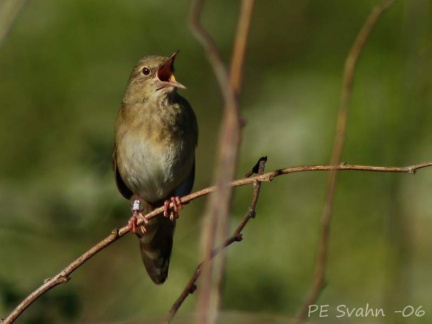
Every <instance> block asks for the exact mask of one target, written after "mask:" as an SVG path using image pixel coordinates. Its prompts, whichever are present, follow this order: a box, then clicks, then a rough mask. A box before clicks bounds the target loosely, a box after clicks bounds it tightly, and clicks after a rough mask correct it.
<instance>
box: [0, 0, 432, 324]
mask: <svg viewBox="0 0 432 324" xmlns="http://www.w3.org/2000/svg"><path fill="white" fill-rule="evenodd" d="M2 1H3V2H4V1H5V0H2ZM207 2H208V3H206V6H205V10H204V14H203V18H202V20H203V23H204V25H205V26H206V28H208V30H209V31H210V33H211V34H212V35H213V36H214V38H215V40H216V42H217V44H218V45H219V46H220V49H221V52H222V54H223V56H224V59H225V60H226V61H228V60H229V58H230V53H231V47H232V42H233V37H234V32H235V27H236V18H237V15H238V10H239V1H207ZM377 3H378V1H372V0H367V1H366V0H363V1H339V0H328V1H323V0H321V1H320V0H318V1H294V0H279V1H257V2H256V7H255V12H254V17H253V21H252V28H251V32H250V37H249V42H248V52H247V57H246V62H245V73H244V74H245V77H244V87H243V91H242V97H241V108H242V115H243V116H244V118H245V119H246V121H247V125H246V127H245V128H244V132H243V142H242V148H241V156H240V163H239V171H238V177H242V176H243V175H244V173H245V172H246V171H247V170H249V169H250V168H251V167H252V166H253V164H254V163H255V162H256V160H257V159H258V158H259V157H260V156H262V155H267V156H268V157H269V162H268V163H267V170H273V169H277V168H282V167H288V166H294V165H304V164H327V163H328V161H329V157H330V152H331V149H332V141H333V135H334V125H335V120H336V114H337V110H338V105H339V99H340V92H341V91H340V90H341V83H342V71H343V64H344V59H345V57H346V55H347V53H348V50H349V48H350V46H351V44H352V42H353V40H354V38H355V36H356V34H357V32H358V31H359V29H360V27H361V26H362V24H363V23H364V21H365V19H366V17H367V16H368V14H369V12H370V10H371V9H372V8H373V6H374V5H375V4H377ZM189 7H190V1H157V0H147V1H138V0H123V1H95V0H74V1H72V0H64V1H54V0H39V1H28V2H27V3H26V5H25V6H24V7H23V10H22V11H21V13H20V14H19V16H18V18H17V20H16V22H15V24H14V25H13V28H12V29H11V31H10V33H9V35H8V37H7V38H6V39H5V41H4V43H3V44H2V46H1V47H0V76H1V77H0V151H1V155H0V317H3V316H5V315H6V314H7V313H8V312H9V311H11V309H13V307H14V306H16V305H17V303H18V302H19V301H21V300H22V299H23V298H24V297H25V296H26V295H27V294H29V293H30V292H31V291H33V290H34V289H35V288H36V287H38V286H39V285H40V284H41V282H42V280H43V279H44V278H47V277H50V276H53V275H54V274H56V273H58V272H59V271H60V270H61V269H62V268H63V267H64V266H66V265H67V264H68V263H69V262H70V261H72V260H73V259H74V258H76V257H77V256H79V255H80V254H81V253H83V252H84V251H86V250H87V249H88V248H89V247H91V246H92V245H93V244H95V243H96V242H98V241H99V240H100V239H102V238H104V237H105V236H106V235H108V234H109V233H110V231H111V230H112V229H113V228H116V227H121V226H123V225H125V224H126V222H127V220H128V218H129V216H130V211H129V204H128V202H127V201H126V200H124V199H123V198H122V197H121V196H120V194H119V193H118V192H117V190H116V187H115V184H114V180H113V175H112V171H111V151H112V144H113V124H114V119H115V116H116V113H117V110H118V108H119V104H120V102H121V99H122V96H123V91H124V89H125V86H126V82H127V80H128V76H129V73H130V70H131V69H132V67H133V65H134V64H135V62H136V61H137V60H138V59H139V58H140V57H142V56H145V55H148V54H159V55H166V56H168V55H170V54H171V53H172V52H174V51H175V50H177V49H180V50H181V53H180V55H179V56H178V59H177V61H176V71H177V72H176V77H177V79H178V80H179V81H180V82H181V83H183V84H185V85H186V86H187V87H188V90H187V91H182V95H184V96H185V97H186V98H187V99H188V100H189V101H190V102H191V104H192V106H193V107H194V109H195V111H196V114H197V117H198V122H199V126H200V139H199V147H198V150H197V176H196V183H195V187H194V188H195V189H196V190H197V189H200V188H204V187H206V186H208V185H210V184H211V180H212V174H213V166H214V156H215V151H216V142H217V132H218V127H219V122H220V116H221V109H222V101H221V96H220V91H219V89H218V87H217V84H216V81H215V78H214V76H213V73H212V70H211V68H210V66H209V64H208V62H207V59H206V57H205V55H204V53H203V50H202V48H201V47H200V46H199V44H198V43H197V41H196V40H195V39H194V38H193V37H192V35H191V33H190V31H189V30H188V26H187V18H188V14H189ZM431 15H432V2H431V1H430V0H404V1H402V0H400V1H396V3H395V4H394V6H392V7H391V8H390V9H389V10H388V11H387V12H386V13H385V14H384V15H383V17H382V18H381V20H380V21H379V23H378V24H377V26H376V28H375V30H374V31H373V33H372V35H371V37H370V39H369V41H368V43H367V45H366V47H365V49H364V51H363V53H362V55H361V59H360V62H359V66H358V70H357V74H356V80H355V85H354V92H353V98H352V104H351V106H350V113H349V120H348V131H347V139H346V147H345V150H344V154H343V160H344V161H346V162H348V163H352V164H366V165H381V166H390V165H400V166H405V165H410V164H416V163H420V162H425V161H431V160H432V144H431V143H432V127H431V125H432V109H431V108H432V91H431V90H432V77H431V75H432V74H431V71H432V42H431V40H432V25H431ZM326 179H327V174H326V173H301V174H293V175H289V176H284V177H280V178H277V179H276V180H274V181H273V182H272V183H270V184H264V185H263V188H262V196H261V199H260V201H259V204H258V209H257V218H256V219H254V220H253V221H252V222H251V223H250V224H249V225H248V226H247V228H246V229H245V231H244V241H243V242H241V243H238V244H235V245H233V246H232V247H230V248H229V250H228V252H227V255H228V263H227V270H226V281H225V286H224V287H225V289H224V294H223V305H222V308H223V311H224V312H227V313H228V312H236V313H240V314H242V312H244V313H260V314H270V315H274V316H275V318H276V317H277V318H279V319H280V320H281V322H284V321H286V320H287V319H288V318H290V317H292V316H293V315H294V314H295V313H296V312H297V310H298V309H299V307H300V305H301V304H302V302H303V300H304V298H305V296H306V294H307V292H308V290H309V287H310V285H311V282H312V277H313V267H314V258H315V255H316V250H317V243H318V240H319V217H320V215H321V209H322V204H323V200H324V193H325V184H326ZM338 179H339V182H338V186H337V192H336V197H335V198H336V201H335V213H334V220H333V223H332V230H331V241H330V250H329V260H328V261H329V263H328V285H327V287H326V289H325V290H324V292H323V293H322V295H321V298H320V300H319V304H320V305H325V304H329V305H330V309H329V317H327V318H319V317H318V316H317V315H314V316H313V317H312V318H311V321H313V322H315V323H334V321H335V315H336V311H335V308H336V306H338V305H342V304H345V305H347V306H348V307H350V308H354V307H365V306H366V304H367V303H368V304H369V305H370V307H373V308H378V307H380V308H383V309H384V311H385V313H386V317H385V318H382V317H381V318H372V317H368V318H366V319H365V318H363V319H353V318H348V317H344V318H342V319H340V318H339V319H338V321H340V322H343V323H351V322H352V323H430V321H431V320H432V298H431V291H432V281H431V280H430V278H431V273H432V257H431V246H432V235H431V234H430V232H431V231H432V199H431V194H430V193H431V186H432V169H424V170H421V171H419V172H418V173H417V174H416V175H415V176H412V175H407V174H380V173H356V172H345V173H341V174H340V175H339V178H338ZM250 198H251V188H250V187H244V188H238V189H236V190H235V199H234V207H233V210H232V226H233V228H234V226H235V225H236V223H237V222H238V221H239V220H240V219H241V217H242V216H243V214H244V213H245V212H246V211H247V207H248V205H249V203H250ZM205 202H206V199H200V200H196V201H194V202H193V203H192V204H190V205H188V206H187V207H186V208H185V210H184V212H183V217H182V218H181V219H180V221H179V222H178V225H177V226H178V227H177V233H176V236H175V246H174V252H173V256H172V261H171V269H170V275H169V279H168V281H167V282H166V283H165V284H164V285H163V286H155V285H154V284H153V283H152V282H151V281H150V280H149V278H148V277H147V275H146V273H145V270H144V267H143V266H142V264H141V259H140V254H139V251H138V242H137V240H136V239H135V238H134V237H133V236H129V235H128V236H127V237H125V238H123V239H121V240H119V241H118V242H116V243H115V244H114V245H112V246H110V247H109V248H107V249H105V250H104V251H102V252H101V253H100V254H98V255H97V256H96V257H94V258H93V259H92V260H91V261H90V262H88V263H87V264H85V265H84V266H83V267H81V268H80V269H79V270H78V271H76V272H75V273H74V274H73V275H72V280H71V281H70V282H69V283H68V284H67V285H62V286H60V287H57V288H55V289H54V290H52V291H50V292H48V293H47V294H45V295H44V296H43V297H42V298H40V299H39V300H37V301H36V302H35V303H34V304H33V305H32V306H31V307H30V308H29V309H28V310H27V311H26V312H25V314H24V315H23V316H22V318H21V321H18V322H23V323H42V322H43V323H67V322H70V323H82V322H85V323H94V322H97V323H104V322H115V323H123V322H128V323H129V322H130V323H131V322H135V321H136V322H141V321H142V320H145V319H147V320H148V319H149V318H150V319H157V318H161V316H164V315H165V314H166V312H167V311H168V309H169V307H170V306H171V305H172V303H173V302H174V300H175V298H177V296H178V295H179V294H180V292H181V290H182V289H183V287H184V285H185V284H186V281H187V280H188V278H189V277H190V275H191V274H192V272H193V270H194V269H195V266H196V265H197V263H198V262H199V237H200V226H201V219H202V213H203V209H204V206H205ZM195 300H196V296H195V295H193V296H190V298H189V299H188V300H187V301H186V302H185V304H184V305H183V307H182V308H181V310H180V317H181V316H186V315H187V314H189V313H190V312H192V311H193V309H194V305H195ZM407 305H412V306H415V307H419V306H422V307H423V309H424V310H426V315H425V316H423V317H421V318H416V317H415V316H410V317H407V318H405V319H404V318H402V316H400V315H396V316H395V315H394V313H393V312H394V311H395V310H399V309H403V307H405V306H407ZM315 314H317V313H315ZM240 318H241V316H240ZM254 318H255V319H256V320H257V321H260V319H261V321H264V320H263V319H262V318H261V317H254ZM275 320H276V319H275ZM149 321H151V320H149ZM235 321H237V322H240V319H237V320H232V319H231V322H235ZM248 322H250V321H248Z"/></svg>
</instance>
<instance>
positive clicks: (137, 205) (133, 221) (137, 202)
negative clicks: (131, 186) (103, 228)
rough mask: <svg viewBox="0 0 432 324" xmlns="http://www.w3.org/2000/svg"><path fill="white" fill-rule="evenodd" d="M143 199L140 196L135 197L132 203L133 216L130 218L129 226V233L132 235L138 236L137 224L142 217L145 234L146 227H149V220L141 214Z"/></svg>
mask: <svg viewBox="0 0 432 324" xmlns="http://www.w3.org/2000/svg"><path fill="white" fill-rule="evenodd" d="M141 202H142V200H141V197H140V196H139V195H136V196H135V199H134V200H133V202H132V216H131V218H129V222H128V226H129V231H130V232H131V233H132V234H136V232H137V223H138V219H139V217H140V216H141V217H142V218H143V219H144V223H143V224H142V227H141V228H142V230H143V232H145V231H146V226H147V225H148V220H147V219H146V218H145V217H144V216H143V215H142V214H141Z"/></svg>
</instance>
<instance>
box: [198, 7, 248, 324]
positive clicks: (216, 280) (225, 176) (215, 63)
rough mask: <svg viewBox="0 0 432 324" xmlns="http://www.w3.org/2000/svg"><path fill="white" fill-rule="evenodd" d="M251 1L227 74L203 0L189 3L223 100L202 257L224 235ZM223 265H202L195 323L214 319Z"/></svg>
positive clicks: (243, 13) (237, 144)
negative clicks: (204, 15)
mask: <svg viewBox="0 0 432 324" xmlns="http://www.w3.org/2000/svg"><path fill="white" fill-rule="evenodd" d="M253 4H254V0H242V6H241V10H240V16H239V20H238V21H239V24H238V30H237V36H236V41H235V45H234V53H233V64H232V68H231V73H230V76H229V75H228V72H227V70H226V68H225V66H224V64H223V61H222V59H221V55H220V53H219V51H218V48H217V46H216V44H215V42H214V41H213V39H212V37H211V36H210V35H209V34H208V33H207V31H206V30H205V29H204V28H203V26H202V25H201V21H200V18H201V12H202V9H203V5H204V0H195V1H194V2H193V3H192V7H191V16H190V27H191V29H192V32H193V33H194V35H195V37H196V38H197V40H198V41H199V42H200V43H201V45H202V46H203V48H204V50H205V51H206V53H207V56H208V58H209V61H210V63H211V65H212V67H213V70H214V73H215V75H216V78H217V80H218V83H219V87H220V89H221V91H222V95H223V100H224V113H223V119H222V124H221V129H220V132H219V144H218V159H217V164H216V170H215V174H214V183H215V184H216V188H215V194H214V195H212V196H211V198H210V200H209V202H208V204H207V207H206V212H205V219H204V223H203V230H202V234H201V243H202V255H203V259H204V260H207V259H209V258H210V256H211V253H212V251H213V250H214V249H215V247H216V246H218V245H220V244H221V243H222V242H223V241H224V240H225V239H226V237H227V236H228V225H229V222H228V221H229V217H228V215H229V209H230V206H231V198H232V188H231V187H230V185H229V182H230V181H232V180H233V179H234V176H235V171H236V168H237V160H238V155H239V148H240V114H239V106H238V94H239V89H240V83H241V74H242V65H243V58H244V53H245V48H246V46H245V44H246V38H247V34H248V30H249V26H250V19H251V16H252V11H253ZM224 266H225V260H224V258H223V257H222V258H218V260H217V261H216V262H212V263H211V264H208V266H206V267H204V268H203V277H204V279H203V285H202V286H201V287H200V291H199V296H198V302H197V317H196V321H197V323H215V322H216V318H217V312H218V309H219V305H220V294H221V285H222V277H223V269H224Z"/></svg>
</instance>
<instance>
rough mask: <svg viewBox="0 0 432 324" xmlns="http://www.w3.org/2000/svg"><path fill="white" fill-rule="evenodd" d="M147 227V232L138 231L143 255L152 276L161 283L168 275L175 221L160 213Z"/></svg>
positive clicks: (148, 271)
mask: <svg viewBox="0 0 432 324" xmlns="http://www.w3.org/2000/svg"><path fill="white" fill-rule="evenodd" d="M147 212H149V211H146V213H147ZM146 228H147V231H146V232H145V233H142V231H141V229H140V230H139V231H138V233H137V236H138V238H139V242H140V249H141V257H142V260H143V262H144V266H145V268H146V270H147V273H148V274H149V276H150V278H151V279H152V280H153V282H154V283H155V284H158V285H159V284H162V283H164V282H165V280H166V278H167V276H168V268H169V262H170V257H171V250H172V246H173V236H174V230H175V221H171V220H170V219H169V218H165V217H163V216H162V215H159V216H156V217H155V218H152V219H151V220H150V221H149V224H148V226H147V227H146Z"/></svg>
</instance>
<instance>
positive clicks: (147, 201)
mask: <svg viewBox="0 0 432 324" xmlns="http://www.w3.org/2000/svg"><path fill="white" fill-rule="evenodd" d="M177 54H178V51H177V52H175V53H174V54H172V55H171V56H170V57H162V56H147V57H144V58H143V59H141V60H140V61H139V62H138V64H137V65H136V66H135V67H134V69H133V70H132V73H131V75H130V78H129V82H128V85H127V88H126V92H125V95H124V98H123V102H122V104H121V107H120V110H119V112H118V115H117V119H116V123H115V141H114V152H113V166H114V173H115V179H116V183H117V188H118V190H119V191H120V193H121V194H122V195H123V196H124V197H125V198H126V199H129V200H130V201H131V204H132V206H133V207H132V210H133V214H132V217H131V219H130V220H129V228H130V231H131V232H132V233H134V234H136V235H137V236H138V238H139V244H140V249H141V255H142V260H143V262H144V265H145V268H146V270H147V272H148V274H149V276H150V278H151V279H152V280H153V282H155V283H156V284H162V283H163V282H164V281H165V280H166V278H167V276H168V267H169V262H170V256H171V251H172V246H173V236H174V229H175V223H176V219H177V218H178V210H179V208H181V207H182V206H181V202H180V198H179V197H182V196H185V195H187V194H189V193H190V192H191V190H192V186H193V183H194V178H195V148H196V146H197V142H198V125H197V120H196V117H195V114H194V112H193V110H192V107H191V105H190V104H189V102H188V101H187V100H186V99H185V98H183V97H182V96H180V95H179V94H178V93H177V89H186V88H185V86H183V85H182V84H180V83H179V82H177V81H176V79H175V77H174V60H175V58H176V55H177ZM162 205H163V206H164V214H163V215H159V216H157V217H155V218H152V219H151V220H150V221H148V222H145V223H144V225H141V226H137V220H138V217H140V216H141V215H144V214H146V213H148V212H150V211H152V210H153V209H155V208H157V207H160V206H162ZM170 205H171V206H172V207H170Z"/></svg>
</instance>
